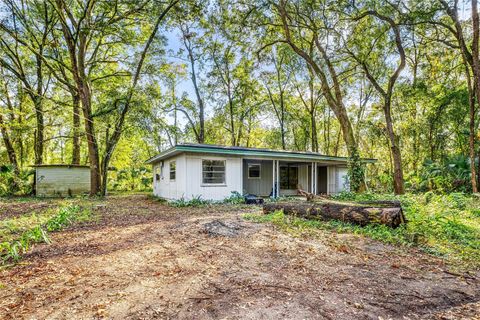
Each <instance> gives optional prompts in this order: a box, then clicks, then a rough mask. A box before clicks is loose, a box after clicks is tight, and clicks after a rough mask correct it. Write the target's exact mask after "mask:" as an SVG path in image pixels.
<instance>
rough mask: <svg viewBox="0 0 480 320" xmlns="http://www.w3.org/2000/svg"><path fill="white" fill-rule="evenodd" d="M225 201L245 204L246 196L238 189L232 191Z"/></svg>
mask: <svg viewBox="0 0 480 320" xmlns="http://www.w3.org/2000/svg"><path fill="white" fill-rule="evenodd" d="M223 203H229V204H244V203H245V197H244V196H243V195H242V194H240V193H239V192H237V191H232V194H231V195H230V196H229V197H227V198H225V199H224V200H223Z"/></svg>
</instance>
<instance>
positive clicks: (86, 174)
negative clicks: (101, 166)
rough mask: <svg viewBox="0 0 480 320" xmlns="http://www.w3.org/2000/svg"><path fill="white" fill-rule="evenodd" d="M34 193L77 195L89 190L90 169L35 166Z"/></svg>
mask: <svg viewBox="0 0 480 320" xmlns="http://www.w3.org/2000/svg"><path fill="white" fill-rule="evenodd" d="M36 179H37V181H36V182H37V185H36V195H37V196H39V197H48V196H60V197H66V196H70V195H78V194H83V193H88V192H90V169H89V168H84V167H37V168H36Z"/></svg>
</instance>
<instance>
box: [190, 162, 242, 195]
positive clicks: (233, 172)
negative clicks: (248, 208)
mask: <svg viewBox="0 0 480 320" xmlns="http://www.w3.org/2000/svg"><path fill="white" fill-rule="evenodd" d="M202 160H225V184H222V185H205V184H203V181H202ZM242 162H243V161H242V158H240V157H219V156H214V155H210V154H205V155H197V154H191V155H187V156H186V164H187V165H186V175H187V177H188V178H187V185H186V192H185V198H186V199H191V198H193V197H196V196H201V197H202V198H203V199H209V200H223V199H225V198H227V197H229V196H231V194H232V191H236V192H238V193H240V194H241V193H242V192H243V190H242V184H243V183H242V182H243V179H242V172H243V168H242V167H243V166H242Z"/></svg>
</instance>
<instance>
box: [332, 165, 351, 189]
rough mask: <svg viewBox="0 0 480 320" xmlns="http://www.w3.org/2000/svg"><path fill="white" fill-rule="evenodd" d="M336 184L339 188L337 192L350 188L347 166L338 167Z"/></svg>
mask: <svg viewBox="0 0 480 320" xmlns="http://www.w3.org/2000/svg"><path fill="white" fill-rule="evenodd" d="M336 184H337V188H336V190H335V192H337V193H338V192H342V191H348V190H350V186H349V184H348V169H347V168H346V167H337V172H336Z"/></svg>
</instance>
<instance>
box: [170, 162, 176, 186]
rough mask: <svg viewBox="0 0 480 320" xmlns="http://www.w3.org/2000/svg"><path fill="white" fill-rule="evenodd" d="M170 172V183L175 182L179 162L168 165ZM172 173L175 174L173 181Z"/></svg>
mask: <svg viewBox="0 0 480 320" xmlns="http://www.w3.org/2000/svg"><path fill="white" fill-rule="evenodd" d="M172 164H173V171H172ZM168 167H169V168H168V172H169V175H168V177H169V179H170V181H175V180H176V179H177V161H176V160H172V161H170V162H169V163H168ZM172 173H173V179H172Z"/></svg>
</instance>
